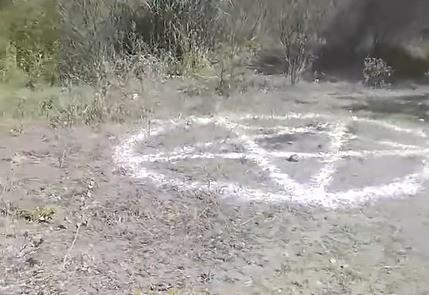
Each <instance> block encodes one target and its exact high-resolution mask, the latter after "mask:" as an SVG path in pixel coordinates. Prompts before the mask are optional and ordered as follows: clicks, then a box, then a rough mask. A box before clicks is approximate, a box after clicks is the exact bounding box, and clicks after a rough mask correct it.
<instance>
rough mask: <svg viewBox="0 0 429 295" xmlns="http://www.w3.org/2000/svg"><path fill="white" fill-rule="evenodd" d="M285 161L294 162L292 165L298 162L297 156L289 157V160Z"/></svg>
mask: <svg viewBox="0 0 429 295" xmlns="http://www.w3.org/2000/svg"><path fill="white" fill-rule="evenodd" d="M287 161H288V162H294V163H296V162H299V158H298V155H291V156H290V157H289V158H287Z"/></svg>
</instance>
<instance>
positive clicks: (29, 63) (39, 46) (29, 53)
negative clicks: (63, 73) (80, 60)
mask: <svg viewBox="0 0 429 295" xmlns="http://www.w3.org/2000/svg"><path fill="white" fill-rule="evenodd" d="M5 2H6V1H4V2H3V5H2V6H0V18H1V19H2V25H3V27H2V30H1V31H0V40H1V42H0V50H1V52H2V54H1V55H0V70H1V79H2V81H8V80H9V79H11V78H12V79H13V78H14V76H15V75H16V73H17V72H22V73H24V74H25V75H26V77H27V79H28V80H30V81H32V82H37V81H41V80H43V81H50V82H52V83H53V82H54V81H55V80H56V78H57V72H56V71H57V64H58V55H57V54H58V45H59V43H58V30H57V27H58V15H57V8H56V1H55V0H33V1H24V0H20V1H14V2H7V3H5Z"/></svg>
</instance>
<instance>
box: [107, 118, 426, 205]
mask: <svg viewBox="0 0 429 295" xmlns="http://www.w3.org/2000/svg"><path fill="white" fill-rule="evenodd" d="M248 119H253V120H254V123H255V124H256V123H258V120H276V121H280V123H281V122H283V123H282V124H284V125H286V124H287V120H291V119H294V120H300V119H302V120H307V119H324V120H327V121H328V122H332V123H328V124H326V123H325V124H323V126H305V127H295V128H289V127H287V126H283V125H277V126H271V127H267V126H249V125H248V124H249V122H246V124H243V122H242V121H244V120H248ZM352 121H354V122H357V123H366V124H371V125H374V126H381V127H383V128H386V129H389V130H392V131H395V132H398V133H407V134H411V135H413V136H416V137H418V138H423V139H425V138H426V134H425V133H424V132H423V131H422V130H419V129H409V128H403V127H399V126H397V125H394V124H392V123H388V122H383V121H377V120H372V119H367V118H357V117H353V118H352ZM252 123H253V122H252ZM348 123H349V122H348V121H346V120H344V121H343V122H340V121H339V122H335V120H333V118H332V117H330V116H327V115H321V114H312V113H309V114H299V113H289V114H285V115H284V116H276V115H273V116H270V115H265V116H264V115H260V116H256V115H252V114H245V115H237V114H225V115H223V116H221V115H219V116H216V117H196V116H191V117H188V118H186V120H170V121H161V120H154V121H153V126H154V127H152V130H151V137H156V136H158V135H162V134H168V133H170V132H172V131H174V130H175V129H176V128H178V127H187V128H192V126H201V125H207V124H215V125H217V126H219V127H222V128H224V129H225V130H228V131H230V132H232V133H234V134H235V135H236V138H235V139H234V140H233V141H231V142H238V143H240V145H241V146H242V147H243V148H244V150H245V152H244V153H241V152H236V153H234V152H225V153H221V152H217V153H209V152H204V151H203V150H204V149H205V148H209V147H212V146H214V147H217V146H221V145H222V144H223V143H226V142H228V140H222V141H217V142H216V141H215V142H206V143H196V144H194V145H193V146H181V147H177V148H174V149H173V150H172V151H170V152H158V153H155V154H145V155H142V154H139V153H138V152H137V151H136V150H135V146H136V144H137V143H141V142H144V141H145V140H147V139H148V138H147V134H148V132H147V131H146V130H141V131H140V132H138V133H137V134H135V135H133V136H131V137H130V138H128V139H126V140H125V141H124V142H122V144H121V145H119V146H118V147H117V148H116V151H115V154H114V159H115V161H116V163H117V165H119V166H122V167H123V168H125V169H126V170H127V171H128V172H129V173H130V174H131V175H132V176H133V177H136V178H146V179H150V180H151V181H152V182H154V183H155V184H156V185H158V186H162V185H169V186H172V187H177V188H179V189H182V190H195V189H197V190H206V191H215V192H217V193H220V194H222V195H225V196H226V197H229V196H234V197H237V198H240V199H243V200H261V201H268V202H278V201H291V202H298V203H300V204H304V205H318V206H323V207H326V208H337V207H344V206H355V205H359V204H363V203H366V202H369V201H373V200H377V199H379V198H389V197H390V198H392V197H401V196H406V195H415V194H416V193H417V192H418V191H419V190H420V189H421V188H422V185H423V183H424V182H425V181H427V180H429V166H428V163H427V159H428V158H429V146H417V145H409V144H400V143H396V142H391V141H380V142H378V143H380V144H382V145H385V146H388V147H391V148H393V149H391V150H389V149H386V150H361V151H357V150H355V151H344V150H343V147H344V145H345V144H346V143H347V142H348V141H349V140H351V139H352V138H356V136H355V135H352V134H349V133H347V124H348ZM318 127H322V128H318ZM255 130H256V131H264V130H269V131H271V132H275V134H267V135H261V134H256V135H252V134H249V133H248V132H249V131H255ZM314 132H317V133H322V134H324V135H327V136H328V137H329V139H330V149H329V151H328V152H315V153H308V152H301V153H294V152H289V151H268V150H266V149H264V148H262V147H261V146H259V145H258V144H257V140H260V139H266V138H270V137H273V136H281V135H284V134H306V133H314ZM292 155H297V156H298V158H300V159H311V158H314V159H318V160H319V161H320V162H321V163H324V166H323V167H322V168H321V169H320V170H319V172H318V173H316V174H315V176H313V177H312V178H311V179H310V180H309V182H308V183H298V182H297V181H295V180H293V179H292V178H291V177H290V176H289V175H288V174H287V173H284V172H282V171H281V169H280V168H279V167H277V166H276V165H275V162H276V161H277V159H281V158H288V157H290V156H292ZM368 156H374V157H384V156H398V157H407V156H417V157H422V158H424V159H425V160H424V168H423V169H422V171H416V172H415V173H412V174H410V175H407V176H404V177H402V178H398V179H395V180H393V181H392V182H390V183H387V184H380V185H378V186H367V187H362V188H359V189H349V190H346V191H341V192H330V191H329V186H330V184H331V183H332V180H333V177H334V175H335V172H336V171H337V162H338V161H339V160H341V159H344V158H347V157H360V158H365V157H368ZM188 159H232V160H238V159H247V160H250V161H251V162H253V163H255V164H257V165H258V166H259V167H260V168H261V170H263V171H265V172H266V173H268V176H269V179H270V180H271V181H272V182H273V183H275V184H276V185H277V186H278V188H274V192H273V191H264V190H262V189H250V188H246V187H244V186H243V185H241V184H235V183H228V182H217V181H216V180H214V181H210V185H206V184H205V183H202V182H192V181H185V180H181V179H180V178H172V177H171V176H168V177H167V176H165V175H163V174H162V173H161V172H159V171H156V170H152V169H148V168H147V167H145V163H156V162H169V163H175V162H177V161H181V160H188ZM298 169H299V168H298Z"/></svg>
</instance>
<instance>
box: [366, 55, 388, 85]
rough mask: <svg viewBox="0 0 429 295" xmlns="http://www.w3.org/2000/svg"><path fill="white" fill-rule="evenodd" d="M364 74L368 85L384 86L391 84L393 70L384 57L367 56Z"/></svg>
mask: <svg viewBox="0 0 429 295" xmlns="http://www.w3.org/2000/svg"><path fill="white" fill-rule="evenodd" d="M362 74H363V79H364V84H365V85H366V86H369V87H375V88H383V87H386V86H389V85H390V80H391V77H392V74H393V70H392V67H390V66H389V65H388V64H387V63H386V62H385V61H384V60H383V59H381V58H375V57H367V58H365V60H364V67H363V72H362Z"/></svg>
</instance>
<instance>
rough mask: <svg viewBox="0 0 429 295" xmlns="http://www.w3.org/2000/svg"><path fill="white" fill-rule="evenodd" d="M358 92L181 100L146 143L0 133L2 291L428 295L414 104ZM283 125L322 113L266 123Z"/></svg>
mask: <svg viewBox="0 0 429 295" xmlns="http://www.w3.org/2000/svg"><path fill="white" fill-rule="evenodd" d="M333 92H334V93H335V94H332V93H333ZM359 95H360V96H358V97H352V96H350V97H348V96H347V97H346V98H345V96H344V95H343V94H342V93H340V91H339V90H338V89H328V90H326V91H325V92H324V93H322V92H320V91H319V92H317V95H310V94H309V93H307V92H302V91H301V90H299V89H298V90H296V91H295V92H294V91H291V93H288V96H287V97H285V94H284V93H283V92H281V91H279V92H277V93H276V92H273V93H269V94H266V93H265V94H264V93H262V92H261V93H259V92H258V93H254V94H252V95H249V94H247V95H243V96H242V97H241V96H237V97H235V98H231V99H229V100H226V101H225V100H221V99H219V100H216V99H211V100H210V101H207V98H200V97H193V98H191V97H184V96H182V97H179V98H177V102H176V103H177V106H178V107H177V108H176V109H175V110H174V111H173V110H171V109H167V107H166V106H165V105H169V104H172V102H171V100H169V101H168V103H166V104H165V105H164V106H163V105H162V101H161V104H160V106H159V110H158V111H157V112H155V114H157V118H155V119H154V120H153V126H152V127H151V128H152V129H151V132H149V131H148V130H147V129H145V128H146V127H147V126H148V124H146V123H145V124H137V125H128V126H125V125H122V126H119V125H103V126H100V127H97V128H88V127H75V128H71V129H58V130H53V129H50V128H48V127H46V126H45V125H44V124H36V123H32V124H26V125H25V126H24V133H23V134H21V135H19V136H12V135H11V134H10V133H9V129H10V125H8V124H4V125H2V126H1V130H0V131H1V133H0V180H1V182H0V183H1V187H0V188H1V199H0V201H1V202H2V203H1V207H0V209H1V211H0V213H1V216H0V234H1V236H0V294H5V295H9V294H329V295H331V294H356V295H357V294H404V295H410V294H419V295H420V294H429V268H428V267H429V247H428V242H427V238H426V236H427V233H428V229H429V202H427V189H426V188H427V183H426V182H427V180H426V174H425V163H426V162H425V161H426V152H427V151H426V144H427V142H426V140H425V134H426V132H427V130H428V128H427V127H426V123H425V122H423V119H426V118H425V117H424V116H425V113H422V110H423V108H424V107H425V104H420V105H415V104H417V103H422V102H423V101H424V100H418V101H417V100H408V99H404V98H402V97H398V98H391V97H389V98H388V99H385V98H383V97H375V96H374V97H375V98H374V97H372V98H371V99H369V98H368V99H367V98H365V96H366V94H359ZM303 97H305V99H303ZM362 97H363V98H362ZM172 99H173V98H172ZM322 100H323V101H322ZM383 101H384V103H385V105H387V104H388V105H389V106H391V108H390V109H389V113H388V115H386V114H385V113H382V112H381V111H380V108H377V106H378V104H382V105H383V103H382V102H383ZM395 104H398V105H399V106H400V107H401V110H405V111H406V112H405V113H403V112H396V111H395V110H396V109H395V107H394V106H395ZM381 109H382V110H385V108H381ZM273 110H275V111H273ZM416 110H419V111H418V112H416ZM225 113H228V114H229V115H228V116H227V115H222V114H225ZM291 113H299V114H307V115H308V114H325V115H326V116H325V117H323V118H324V119H323V118H320V117H314V118H311V120H310V121H309V122H307V121H305V122H304V121H303V119H302V117H300V118H292V119H290V118H289V119H290V121H287V122H285V121H282V122H280V123H279V122H276V123H275V124H274V123H273V121H274V119H275V116H284V115H285V114H291ZM234 114H240V116H242V114H253V115H255V116H256V115H257V116H259V117H258V118H257V119H251V120H249V121H248V122H247V121H246V122H247V123H246V122H245V121H243V120H242V119H240V120H241V121H240V122H239V124H241V125H240V126H234V128H230V127H231V126H230V125H231V124H232V123H231V122H235V123H237V118H236V117H233V116H234ZM192 116H193V117H192ZM237 116H238V115H237ZM263 116H265V117H264V118H267V120H266V121H264V120H263V119H261V118H262V117H263ZM270 116H271V119H270ZM351 116H357V117H358V118H366V119H367V121H368V122H369V121H370V120H375V121H377V122H378V121H380V122H384V123H374V124H373V125H365V124H370V123H368V122H367V123H362V122H363V121H364V120H363V119H359V120H360V121H359V120H358V121H357V124H355V123H356V121H353V120H349V119H350V118H351ZM387 116H388V117H389V119H390V120H387V119H386V117H387ZM422 116H423V117H422ZM220 117H222V118H228V120H226V121H227V122H230V123H229V124H230V125H227V124H226V123H225V122H226V121H225V120H224V121H223V123H222V124H223V125H222V124H220V125H221V126H220V125H219V124H218V123H216V122H220V121H222V119H219V118H220ZM192 118H193V119H192ZM198 118H200V119H198ZM201 118H211V119H210V120H212V121H210V120H205V121H204V120H203V121H204V122H205V123H204V122H203V123H204V124H205V125H204V124H201ZM255 118H256V117H255ZM327 118H328V119H327ZM170 119H173V120H170ZM254 120H257V122H255V121H254ZM362 120H363V121H362ZM323 121H326V122H323ZM338 122H341V124H343V123H344V122H345V123H344V125H341V124H340V125H341V126H345V127H346V129H343V131H344V134H343V135H344V136H346V138H347V140H345V141H343V142H342V145H341V146H338V144H336V143H335V138H336V137H335V136H334V133H335V132H334V131H335V130H336V129H335V128H334V127H335V126H338V124H337V123H338ZM353 122H354V123H353ZM215 123H216V124H217V125H216V124H215ZM334 123H335V124H334ZM388 123H389V124H390V125H388ZM168 124H170V125H168ZM171 124H173V125H174V124H176V125H175V127H174V128H173V129H171V130H170V131H168V132H166V131H165V130H166V128H167V127H168V126H171ZM210 124H214V125H216V126H214V125H213V126H212V125H210ZM246 124H247V125H246ZM252 124H253V125H252ZM141 125H143V127H142V126H141ZM226 125H227V126H226ZM387 125H388V126H390V127H391V128H390V127H386V126H387ZM225 126H226V127H225ZM246 126H247V127H249V128H247V127H246ZM252 126H253V127H252ZM255 126H257V127H255ZM279 126H283V127H284V129H281V130H278V127H279ZM320 126H322V127H325V128H326V129H325V130H322V129H323V128H318V127H320ZM383 126H384V127H383ZM394 126H396V127H394ZM283 127H282V128H283ZM385 127H386V128H387V129H386V128H385ZM204 128H209V129H208V130H207V129H204ZM210 128H211V129H210ZM276 128H277V129H276ZM285 128H286V129H285ZM288 128H289V129H288ZM294 128H295V129H294ZM300 128H301V129H300ZM302 128H305V129H302ZM383 128H385V130H382V129H383ZM389 128H390V129H389ZM395 128H396V129H395ZM250 129H251V130H250ZM249 130H250V131H249ZM333 130H334V131H333ZM401 130H402V131H403V130H412V132H411V133H406V132H405V133H406V134H403V133H401V132H402V131H401ZM301 131H304V132H301ZM337 131H338V129H337ZM273 132H274V133H275V132H278V133H279V134H277V135H279V136H277V137H276V136H273V134H272V133H273ZM136 134H143V135H141V136H140V137H139V138H134V139H136V140H137V141H129V139H130V138H132V137H133V136H136ZM303 134H304V135H303ZM323 134H325V135H327V137H326V136H325V137H324V136H323ZM335 134H337V135H338V133H335ZM350 134H353V135H354V136H349V137H347V136H348V135H350ZM364 135H366V137H365V140H364ZM407 136H408V137H407ZM371 137H373V138H372V139H375V140H372V141H371ZM368 138H369V139H368ZM353 139H354V140H353ZM246 140H247V141H246ZM127 141H128V143H129V144H128V146H127V148H128V149H126V148H124V144H126V143H127ZM377 141H378V143H377ZM337 143H338V142H337ZM365 151H366V152H367V153H365ZM120 156H124V157H125V156H128V158H126V157H125V158H124V157H122V158H121V157H120ZM371 156H372V157H375V158H376V159H373V158H371ZM133 157H134V158H133ZM130 159H131V160H130ZM132 159H134V160H132ZM267 159H268V160H269V161H268V160H267ZM340 160H341V161H342V162H341V161H340ZM202 167H205V168H204V169H202ZM320 175H322V176H323V177H318V176H320ZM408 180H409V181H408ZM407 181H408V182H407ZM389 183H393V184H395V183H396V184H398V185H397V186H395V185H393V186H390V187H388V189H387V190H381V191H380V190H377V188H380V187H383V185H385V184H389ZM323 185H325V186H323ZM321 186H323V189H320V187H321ZM317 188H319V190H318V189H317ZM368 188H369V189H368ZM354 192H359V193H354ZM341 198H342V199H341ZM327 200H328V201H327ZM336 200H340V201H338V202H337V201H336ZM37 208H39V209H37ZM41 208H45V209H44V210H45V211H47V209H46V208H49V209H54V210H55V214H51V215H49V216H42V215H43V214H41V213H40V212H41V211H43V209H41ZM25 210H27V211H25ZM24 211H25V212H33V215H31V216H28V214H27V215H25V214H22V212H24ZM34 212H39V213H38V214H36V213H34ZM49 217H52V218H49Z"/></svg>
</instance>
